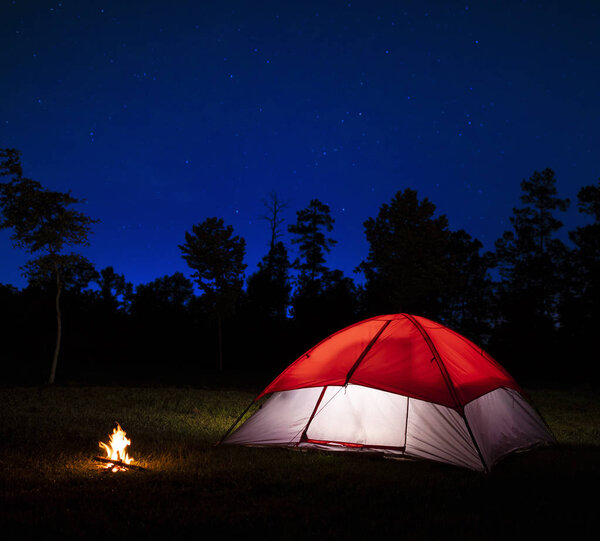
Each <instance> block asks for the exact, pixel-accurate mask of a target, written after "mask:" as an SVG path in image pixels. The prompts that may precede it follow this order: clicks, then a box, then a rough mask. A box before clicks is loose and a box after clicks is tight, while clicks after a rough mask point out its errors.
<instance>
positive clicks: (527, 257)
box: [493, 169, 569, 381]
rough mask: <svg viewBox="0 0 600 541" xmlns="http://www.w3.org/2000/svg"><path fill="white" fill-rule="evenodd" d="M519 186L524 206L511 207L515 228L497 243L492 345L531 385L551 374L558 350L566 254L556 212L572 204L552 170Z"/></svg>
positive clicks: (516, 372) (536, 172)
mask: <svg viewBox="0 0 600 541" xmlns="http://www.w3.org/2000/svg"><path fill="white" fill-rule="evenodd" d="M521 188H522V190H523V194H522V195H521V201H522V203H524V206H522V207H521V208H515V209H513V216H511V218H510V221H511V224H512V226H513V229H512V230H511V231H506V232H504V233H503V235H502V237H501V238H500V239H498V240H497V241H496V243H495V247H496V253H495V259H496V264H497V266H498V269H499V271H500V276H501V278H502V280H501V282H500V284H499V286H498V302H499V322H498V326H497V329H496V330H495V332H494V337H493V338H494V344H493V346H494V347H495V348H496V349H497V351H499V352H500V353H501V356H502V357H503V358H505V359H507V366H508V368H509V370H513V372H514V373H515V374H518V377H520V378H521V380H522V381H527V380H531V378H533V377H536V376H537V374H539V373H540V370H539V369H540V368H541V367H542V366H543V367H544V370H543V373H544V374H551V373H552V362H551V361H552V359H554V358H556V352H557V351H558V344H557V333H556V328H557V324H558V318H557V313H558V312H557V309H558V304H559V299H560V296H561V294H562V293H563V288H564V286H565V284H566V277H565V275H564V272H563V271H564V269H565V260H566V256H567V250H566V247H565V245H564V244H563V243H562V242H561V241H560V240H559V239H558V238H556V236H555V235H556V232H557V231H558V230H559V229H560V228H561V227H562V223H561V222H560V220H558V219H557V218H556V217H555V213H556V212H557V211H559V212H560V211H565V210H566V209H567V208H568V206H569V200H568V199H561V198H559V197H558V196H557V190H556V178H555V175H554V171H553V170H552V169H544V170H543V171H542V172H541V173H540V172H538V171H535V172H534V173H533V175H532V176H531V177H530V178H529V179H528V180H523V181H522V182H521ZM510 363H514V366H511V365H510Z"/></svg>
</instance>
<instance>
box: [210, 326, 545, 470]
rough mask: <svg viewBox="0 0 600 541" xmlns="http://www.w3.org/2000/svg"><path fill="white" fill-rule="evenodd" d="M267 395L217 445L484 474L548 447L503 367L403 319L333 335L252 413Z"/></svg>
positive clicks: (276, 383) (460, 340)
mask: <svg viewBox="0 0 600 541" xmlns="http://www.w3.org/2000/svg"><path fill="white" fill-rule="evenodd" d="M267 395H270V396H269V397H268V399H267V400H266V401H265V402H264V403H263V404H262V406H261V408H260V409H259V410H258V411H256V412H255V413H254V414H253V415H252V416H251V417H249V418H248V419H247V420H246V421H245V422H244V423H243V424H242V425H241V426H240V427H239V428H238V429H237V430H236V431H235V432H233V433H231V434H230V433H229V432H231V430H232V429H233V428H234V427H235V426H236V424H237V422H239V420H240V419H241V417H243V414H242V416H240V419H238V421H236V423H234V425H233V426H232V427H231V428H230V431H229V432H228V433H227V434H226V435H225V437H224V439H223V440H222V442H223V443H225V444H238V445H252V446H279V447H296V448H316V449H323V450H328V451H332V450H337V451H354V452H380V453H385V454H389V455H394V456H405V457H414V458H424V459H430V460H436V461H440V462H445V463H449V464H454V465H457V466H463V467H466V468H470V469H473V470H477V471H484V472H487V471H489V470H490V468H491V467H492V466H493V465H494V464H495V463H496V462H497V461H498V460H499V459H500V458H502V457H503V456H505V455H507V454H509V453H511V452H513V451H517V450H521V449H527V448H531V447H534V446H537V445H544V444H550V443H554V442H555V439H554V436H553V435H552V434H551V432H550V430H549V429H548V427H547V426H546V424H545V423H544V421H543V420H542V418H541V417H540V415H539V414H538V413H537V412H536V410H535V409H534V408H533V406H532V405H531V404H530V403H529V402H528V400H526V398H525V393H524V392H523V391H522V389H521V388H520V387H519V385H518V384H517V383H516V381H515V380H514V379H513V378H512V377H511V376H510V375H509V374H508V372H507V371H506V370H505V369H504V368H503V367H502V366H500V364H498V363H497V362H496V361H495V360H494V359H493V358H492V357H490V356H489V355H488V354H487V353H486V352H485V351H483V350H482V349H481V348H479V347H478V346H476V345H475V344H473V343H472V342H470V341H469V340H467V339H466V338H465V337H463V336H461V335H460V334H458V333H456V332H454V331H452V330H451V329H449V328H447V327H444V326H443V325H441V324H439V323H435V322H433V321H430V320H428V319H426V318H424V317H419V316H413V315H410V314H392V315H384V316H377V317H373V318H370V319H366V320H364V321H361V322H359V323H356V324H354V325H351V326H349V327H346V328H345V329H342V330H340V331H338V332H336V333H334V334H332V335H331V336H329V337H328V338H326V339H325V340H323V341H321V342H320V343H319V344H317V345H316V346H314V347H313V348H312V349H310V350H309V351H308V352H306V353H305V354H304V355H302V356H301V357H299V358H298V359H297V360H296V361H294V362H293V363H292V364H291V365H290V366H288V368H286V369H285V370H284V371H283V372H282V373H281V374H280V375H279V376H278V377H277V378H275V380H273V382H272V383H271V384H270V385H268V386H267V387H266V389H265V390H264V391H262V393H260V394H259V395H258V396H257V397H256V399H255V400H254V402H253V403H256V402H257V401H259V400H260V399H261V398H263V397H265V396H267ZM249 407H250V406H249Z"/></svg>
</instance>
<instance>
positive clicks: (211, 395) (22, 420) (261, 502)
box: [0, 387, 600, 539]
mask: <svg viewBox="0 0 600 541" xmlns="http://www.w3.org/2000/svg"><path fill="white" fill-rule="evenodd" d="M531 396H532V398H533V400H534V402H535V403H536V405H537V407H538V409H539V410H540V412H541V413H542V414H543V415H544V417H545V419H546V421H547V422H548V424H549V425H550V427H551V429H552V430H553V432H554V433H555V435H556V436H557V438H558V440H559V445H558V446H556V447H554V448H548V449H540V450H536V451H532V452H527V453H521V454H517V455H513V456H510V457H509V458H507V459H506V460H504V461H502V462H501V463H500V464H498V465H497V467H496V468H495V469H494V470H493V471H492V473H491V474H490V475H487V476H484V475H481V474H478V473H475V472H471V471H468V470H464V469H460V468H456V467H451V466H445V465H443V464H437V463H433V462H425V461H393V460H385V459H383V458H381V457H378V456H364V455H363V456H357V455H353V454H337V453H321V452H297V451H296V452H294V451H288V450H284V449H253V448H242V447H228V446H224V447H215V445H214V444H215V443H216V442H217V441H218V440H219V438H220V437H221V435H222V434H223V433H224V431H225V430H226V429H227V428H228V426H229V425H230V424H231V422H232V421H233V420H234V419H235V418H236V417H237V416H238V415H239V414H240V413H241V411H243V409H244V408H245V407H246V406H247V405H248V403H249V402H250V401H251V400H252V398H253V394H251V393H248V392H238V391H227V390H220V391H211V390H197V389H189V388H186V389H183V388H129V387H53V388H48V387H40V388H32V387H28V388H0V400H1V404H2V422H1V425H0V487H1V490H0V521H1V523H2V525H3V526H4V527H5V528H9V527H11V528H16V529H18V531H19V532H20V534H19V537H20V538H23V539H26V538H38V537H40V538H41V537H44V538H57V537H61V538H69V537H71V538H72V537H86V538H100V537H102V538H106V536H108V535H110V536H114V537H116V538H117V539H124V538H126V537H129V538H132V537H133V538H142V537H146V536H149V535H153V534H161V535H165V536H167V538H169V539H172V538H182V537H183V538H186V537H194V538H198V537H207V536H210V537H213V536H216V535H223V534H226V535H243V536H245V537H251V538H254V537H259V536H260V537H262V538H265V539H300V538H302V539H306V538H307V537H308V538H312V537H316V536H319V537H325V538H332V539H337V538H342V537H351V538H364V537H367V536H369V537H375V538H379V537H383V536H386V537H387V536H389V535H393V536H394V537H395V538H396V539H520V538H522V537H525V536H527V537H533V538H538V537H541V536H543V535H552V536H553V537H554V536H558V535H560V534H565V533H568V534H569V536H570V537H571V538H590V537H595V536H596V532H595V519H596V517H595V515H596V507H597V506H596V498H595V497H594V496H593V495H592V496H591V495H589V494H588V491H589V490H590V489H592V490H593V489H594V488H595V486H596V485H597V484H598V481H599V480H600V467H599V466H598V459H599V458H600V399H599V398H598V396H597V394H595V393H593V392H591V391H583V390H578V391H564V390H561V391H553V390H536V391H532V393H531ZM116 421H118V422H119V423H120V424H121V426H122V427H123V428H124V430H125V431H126V432H127V435H128V437H130V438H131V439H132V445H131V447H130V454H131V455H132V456H133V457H134V458H135V459H136V460H137V462H136V463H137V464H139V465H141V466H144V467H146V468H148V471H146V472H138V471H129V472H123V473H117V474H112V473H106V472H105V471H103V470H102V469H101V468H100V467H99V465H98V463H96V462H94V461H93V460H92V458H93V456H95V455H102V451H101V449H100V448H99V447H98V441H100V440H102V441H105V442H106V441H108V435H109V433H110V432H112V429H113V428H114V426H115V422H116Z"/></svg>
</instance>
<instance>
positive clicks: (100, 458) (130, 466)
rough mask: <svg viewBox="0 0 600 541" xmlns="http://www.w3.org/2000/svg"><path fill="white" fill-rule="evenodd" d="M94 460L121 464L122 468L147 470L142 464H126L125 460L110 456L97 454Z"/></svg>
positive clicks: (116, 464) (114, 464)
mask: <svg viewBox="0 0 600 541" xmlns="http://www.w3.org/2000/svg"><path fill="white" fill-rule="evenodd" d="M94 460H95V461H96V462H105V463H106V464H112V465H113V466H119V467H120V468H132V469H134V470H140V471H147V468H143V467H142V466H137V465H135V464H126V463H125V462H121V461H120V460H111V459H110V458H105V457H102V456H95V457H94Z"/></svg>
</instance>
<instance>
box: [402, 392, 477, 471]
mask: <svg viewBox="0 0 600 541" xmlns="http://www.w3.org/2000/svg"><path fill="white" fill-rule="evenodd" d="M406 455H407V456H414V457H418V458H426V459H429V460H436V461H438V462H446V463H447V464H454V465H456V466H463V467H466V468H470V469H472V470H477V471H484V470H485V466H484V465H483V463H482V461H481V457H480V456H479V453H478V452H477V449H476V447H475V444H474V443H473V439H472V438H471V436H470V434H469V430H468V429H467V425H466V423H465V420H464V419H463V418H462V417H461V416H460V415H459V414H458V413H457V412H456V411H455V410H453V409H452V408H447V407H445V406H440V405H438V404H432V403H430V402H424V401H423V400H416V399H414V398H411V399H410V402H409V408H408V431H407V437H406Z"/></svg>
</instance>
